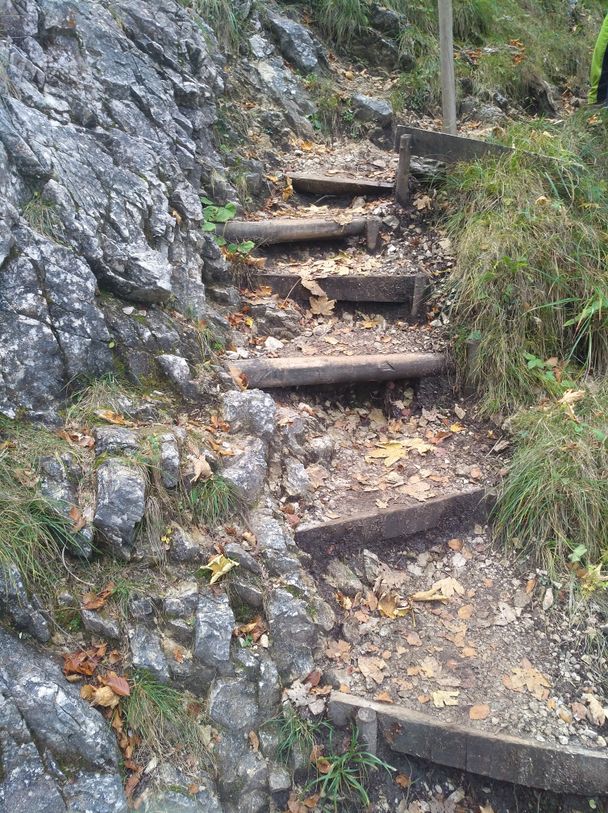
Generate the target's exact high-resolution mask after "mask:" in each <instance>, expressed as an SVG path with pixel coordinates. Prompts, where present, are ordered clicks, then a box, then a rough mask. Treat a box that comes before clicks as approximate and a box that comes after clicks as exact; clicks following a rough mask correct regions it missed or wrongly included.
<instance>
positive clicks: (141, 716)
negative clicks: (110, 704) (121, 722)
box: [125, 669, 208, 761]
mask: <svg viewBox="0 0 608 813" xmlns="http://www.w3.org/2000/svg"><path fill="white" fill-rule="evenodd" d="M125 718H126V722H127V725H128V727H129V728H130V729H131V731H133V732H134V733H136V734H137V735H138V736H139V737H141V740H142V745H143V746H144V747H145V748H147V749H148V750H149V751H150V752H151V753H153V754H155V755H156V756H158V757H166V756H167V755H168V754H169V753H171V752H174V751H176V750H180V751H184V750H185V751H191V752H192V753H194V754H195V755H196V757H197V758H199V759H201V758H202V759H203V761H205V757H206V755H207V749H208V743H207V742H206V740H205V735H204V733H203V730H202V727H201V726H200V725H199V724H198V723H197V721H196V720H195V719H194V718H193V717H191V716H190V714H189V713H188V709H187V708H186V698H185V697H184V695H183V694H182V693H181V692H178V691H177V690H176V689H172V688H171V687H169V686H165V685H164V684H163V683H160V682H159V681H158V680H157V679H156V678H155V677H154V676H153V675H152V674H150V672H148V671H147V670H145V669H139V670H137V671H136V672H135V674H134V675H133V679H132V681H131V694H130V696H129V697H128V698H126V713H125Z"/></svg>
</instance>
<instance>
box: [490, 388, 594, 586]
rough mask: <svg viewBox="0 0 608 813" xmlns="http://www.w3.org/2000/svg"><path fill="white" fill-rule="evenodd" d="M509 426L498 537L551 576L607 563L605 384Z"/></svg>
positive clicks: (541, 408)
mask: <svg viewBox="0 0 608 813" xmlns="http://www.w3.org/2000/svg"><path fill="white" fill-rule="evenodd" d="M581 392H582V391H581ZM566 400H567V396H566ZM514 428H515V430H516V433H517V440H518V442H517V444H516V447H515V453H514V456H513V460H512V463H511V467H510V469H509V473H508V475H507V477H506V478H505V481H504V484H503V486H502V489H501V492H500V495H499V498H498V503H497V506H496V510H495V517H494V519H495V530H496V533H497V534H498V536H499V537H500V538H502V539H503V540H504V541H505V542H506V543H508V544H511V545H512V544H516V545H517V546H518V547H521V548H523V549H524V550H526V551H529V552H532V553H534V554H535V555H536V556H537V557H538V559H539V560H540V561H541V562H542V564H543V566H544V567H545V568H546V569H547V570H548V571H549V573H550V574H552V575H555V574H559V572H560V571H561V572H563V571H564V569H565V566H566V565H567V564H568V562H569V561H570V562H585V564H586V565H587V567H588V568H589V567H593V566H596V565H598V564H599V565H602V564H603V565H604V566H606V565H608V508H607V506H608V477H607V476H606V474H607V472H608V382H604V383H603V384H602V386H601V387H600V388H599V389H598V390H597V392H595V393H594V392H593V391H591V390H589V391H587V392H586V394H585V395H584V397H583V398H582V399H581V400H579V401H577V402H576V403H573V404H570V405H568V404H567V403H566V404H564V403H559V402H550V403H548V404H545V405H542V406H539V407H535V408H533V409H531V410H529V411H525V412H522V413H521V414H520V415H518V416H517V417H516V418H515V419H514Z"/></svg>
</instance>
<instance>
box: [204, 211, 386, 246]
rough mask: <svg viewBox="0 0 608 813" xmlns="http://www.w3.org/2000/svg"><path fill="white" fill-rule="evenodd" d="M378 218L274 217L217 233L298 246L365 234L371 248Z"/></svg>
mask: <svg viewBox="0 0 608 813" xmlns="http://www.w3.org/2000/svg"><path fill="white" fill-rule="evenodd" d="M379 222H380V219H379V218H377V217H355V218H353V219H352V220H349V221H348V222H346V223H340V222H339V221H337V220H332V219H331V218H295V217H274V218H271V219H270V220H230V221H229V222H228V223H218V224H217V225H216V231H217V233H218V234H219V235H221V236H222V237H224V238H225V239H226V240H229V241H230V242H235V243H237V242H240V241H241V240H253V242H254V243H256V244H257V245H274V244H276V243H297V242H299V241H304V240H341V239H343V238H345V237H354V236H356V235H359V234H362V235H365V236H366V238H367V240H368V245H369V248H370V249H372V250H373V249H374V248H375V247H376V242H377V226H378V224H379Z"/></svg>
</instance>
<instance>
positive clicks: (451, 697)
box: [431, 689, 460, 709]
mask: <svg viewBox="0 0 608 813" xmlns="http://www.w3.org/2000/svg"><path fill="white" fill-rule="evenodd" d="M459 694H460V692H459V691H444V690H443V689H441V690H439V691H438V692H433V693H432V695H431V697H432V699H433V705H434V706H435V707H436V708H438V709H442V708H443V707H444V706H457V705H458V695H459Z"/></svg>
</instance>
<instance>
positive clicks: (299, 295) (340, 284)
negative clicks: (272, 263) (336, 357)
mask: <svg viewBox="0 0 608 813" xmlns="http://www.w3.org/2000/svg"><path fill="white" fill-rule="evenodd" d="M303 281H304V278H303V277H301V276H300V275H299V274H271V273H268V274H266V273H256V274H252V275H250V277H249V278H248V283H249V285H250V286H251V287H253V288H255V287H257V286H260V285H265V286H268V287H270V288H271V289H272V292H273V293H274V294H277V295H278V296H280V297H281V298H283V299H287V298H289V299H295V300H297V301H300V302H302V301H308V299H309V298H310V296H311V292H310V291H309V290H308V288H306V287H305V285H303V284H302V283H303ZM314 282H316V283H317V285H319V287H320V288H322V289H323V291H324V292H325V294H326V296H327V298H328V299H335V300H336V301H337V302H389V303H394V304H400V303H402V304H405V305H410V306H411V305H412V304H413V303H414V301H417V303H418V312H421V311H422V310H423V307H422V306H423V304H424V301H425V299H426V295H427V292H428V287H429V281H428V277H427V275H426V274H407V275H406V274H348V275H345V276H333V275H331V276H327V277H315V278H314Z"/></svg>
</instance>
